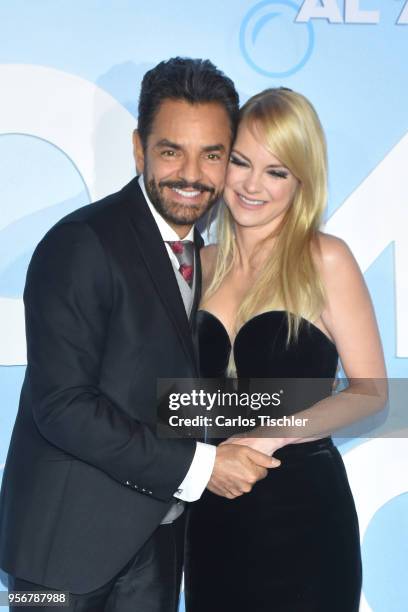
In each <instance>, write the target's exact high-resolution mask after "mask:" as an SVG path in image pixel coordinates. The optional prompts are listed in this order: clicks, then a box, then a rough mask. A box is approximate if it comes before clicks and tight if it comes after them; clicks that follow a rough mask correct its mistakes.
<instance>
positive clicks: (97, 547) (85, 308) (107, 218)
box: [0, 179, 202, 593]
mask: <svg viewBox="0 0 408 612" xmlns="http://www.w3.org/2000/svg"><path fill="white" fill-rule="evenodd" d="M200 240H201V238H200V237H199V234H198V232H196V243H197V246H196V248H197V249H198V247H199V246H201V244H202V243H201V242H200ZM197 254H198V250H197ZM196 261H197V262H199V257H196ZM199 272H200V271H199V269H198V270H197V274H198V277H199ZM199 280H200V279H199V278H198V281H199ZM199 284H200V283H199V282H198V285H199ZM24 300H25V308H26V335H27V350H28V366H27V371H26V376H25V380H24V384H23V388H22V392H21V400H20V406H19V411H18V415H17V419H16V423H15V427H14V430H13V435H12V439H11V444H10V449H9V454H8V458H7V463H6V467H5V471H4V476H3V484H2V492H1V498H0V567H1V568H2V569H3V570H5V571H6V572H8V573H10V574H12V575H14V576H17V577H19V578H23V579H25V580H28V581H30V582H35V583H37V584H42V585H45V586H48V587H51V588H58V589H64V590H69V591H71V592H73V593H85V592H89V591H91V590H93V589H96V588H97V587H99V586H101V585H103V584H105V583H106V582H107V581H108V580H110V579H111V578H112V577H113V576H114V575H115V574H116V573H117V572H119V571H120V570H121V569H122V567H123V566H124V565H125V564H126V563H127V562H128V561H129V560H130V559H131V558H132V556H133V555H134V554H135V553H136V552H137V550H138V549H139V548H140V547H141V546H142V544H143V543H144V542H145V541H146V539H147V538H148V537H149V536H150V534H151V533H152V532H153V530H154V529H155V528H156V527H157V526H158V524H159V523H160V521H161V519H162V518H163V516H164V515H165V514H166V512H167V510H168V509H169V507H170V504H171V502H172V501H174V498H173V494H174V492H175V491H176V489H177V487H178V486H179V484H180V483H181V482H182V480H183V479H184V477H185V475H186V473H187V471H188V469H189V467H190V464H191V461H192V459H193V456H194V452H195V442H194V441H193V440H191V439H184V440H181V439H180V440H177V439H172V440H170V439H167V440H166V439H159V438H158V437H156V435H155V433H154V425H155V416H156V408H155V407H156V380H157V378H158V377H165V378H171V377H178V378H190V377H194V376H196V375H197V372H196V365H195V355H194V347H193V343H192V337H191V331H190V326H189V322H188V319H187V316H186V312H185V309H184V306H183V302H182V298H181V295H180V291H179V288H178V286H177V282H176V279H175V277H174V270H173V268H172V265H171V262H170V260H169V257H168V254H167V251H166V247H165V245H164V243H163V241H162V238H161V235H160V232H159V230H158V228H157V225H156V223H155V221H154V219H153V217H152V215H151V213H150V210H149V208H148V206H147V204H146V201H145V199H144V196H143V194H142V192H141V189H140V187H139V185H138V182H137V179H134V180H133V181H131V182H130V183H129V184H128V185H127V186H126V187H124V189H122V190H121V191H120V192H118V193H116V194H113V195H111V196H109V197H107V198H105V199H104V200H102V201H100V202H98V203H96V204H91V205H88V206H85V207H83V208H81V209H79V210H77V211H75V212H74V213H72V214H70V215H68V216H67V217H65V218H64V219H62V220H61V221H60V222H59V223H58V224H57V225H56V226H54V227H53V228H52V229H51V230H50V231H49V232H48V234H47V235H46V236H45V238H44V239H43V240H42V241H41V242H40V244H39V245H38V247H37V249H36V251H35V253H34V256H33V258H32V260H31V263H30V266H29V270H28V274H27V282H26V287H25V291H24Z"/></svg>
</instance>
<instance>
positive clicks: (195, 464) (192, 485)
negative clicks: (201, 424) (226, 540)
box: [139, 175, 216, 522]
mask: <svg viewBox="0 0 408 612" xmlns="http://www.w3.org/2000/svg"><path fill="white" fill-rule="evenodd" d="M139 185H140V188H141V190H142V192H143V195H144V197H145V199H146V202H147V204H148V206H149V209H150V212H151V213H152V215H153V218H154V220H155V221H156V223H157V227H158V228H159V231H160V234H161V237H162V238H163V240H164V241H165V244H166V248H167V252H168V254H169V257H170V260H171V261H172V262H173V263H174V265H175V270H178V268H179V262H178V260H177V257H176V255H175V254H174V253H173V251H172V250H171V247H170V245H168V244H167V242H166V241H167V240H169V241H173V240H176V241H178V240H181V239H180V237H179V236H178V234H177V233H176V232H175V230H174V229H173V228H172V227H170V225H169V224H168V223H167V221H165V220H164V219H163V217H162V216H161V215H160V214H159V213H158V212H157V210H156V209H155V208H154V206H153V204H152V203H151V202H150V200H149V197H148V195H147V192H146V187H145V184H144V180H143V175H141V176H140V177H139ZM183 240H191V241H193V242H194V227H192V228H191V230H190V231H189V232H188V234H187V236H185V237H184V238H183ZM175 273H176V271H175ZM215 454H216V447H215V446H212V445H211V444H204V443H203V442H196V450H195V454H194V457H193V461H192V462H191V465H190V468H189V470H188V472H187V474H186V476H185V478H184V480H183V482H181V483H180V485H179V487H178V488H177V490H176V491H175V493H174V496H175V497H178V498H179V499H181V500H183V501H188V502H191V501H195V500H197V499H199V498H200V497H201V495H202V493H203V491H204V489H205V487H206V486H207V484H208V481H209V480H210V477H211V474H212V471H213V467H214V463H215ZM171 510H172V509H170V512H171ZM166 518H167V515H166V517H165V519H166ZM174 518H175V517H174ZM173 520H174V519H173ZM164 522H170V521H167V520H165V521H164Z"/></svg>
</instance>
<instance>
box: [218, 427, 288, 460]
mask: <svg viewBox="0 0 408 612" xmlns="http://www.w3.org/2000/svg"><path fill="white" fill-rule="evenodd" d="M258 436H259V432H258ZM222 444H240V445H242V446H249V447H250V448H253V449H254V450H257V451H259V452H260V453H264V454H265V455H270V456H272V455H273V453H274V452H275V451H277V450H278V448H282V446H286V444H290V440H289V439H288V440H285V438H271V437H264V438H259V437H257V432H256V430H254V432H248V434H247V435H243V434H238V435H235V436H231V437H230V438H228V440H225V441H224V442H221V444H220V446H221V445H222Z"/></svg>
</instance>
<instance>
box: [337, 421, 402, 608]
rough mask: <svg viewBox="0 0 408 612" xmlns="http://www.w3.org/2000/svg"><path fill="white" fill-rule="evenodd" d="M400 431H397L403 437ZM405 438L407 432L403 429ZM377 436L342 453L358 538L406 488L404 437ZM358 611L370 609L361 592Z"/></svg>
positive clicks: (362, 535) (361, 536) (361, 537)
mask: <svg viewBox="0 0 408 612" xmlns="http://www.w3.org/2000/svg"><path fill="white" fill-rule="evenodd" d="M403 434H404V432H399V435H400V436H403ZM405 435H406V436H407V437H408V432H405ZM407 437H400V438H393V439H390V438H378V439H374V440H369V441H368V442H364V443H363V444H360V445H359V446H356V447H354V448H352V449H351V450H349V451H347V452H346V453H345V454H344V455H343V460H344V463H345V465H346V469H347V475H348V478H349V481H350V486H351V489H352V491H353V495H354V500H355V503H356V509H357V514H358V520H359V524H360V539H361V541H362V540H363V538H364V534H365V532H366V530H367V527H368V525H369V523H370V521H371V519H372V518H373V517H374V515H375V513H376V512H377V511H378V510H379V509H380V508H381V507H382V506H383V505H384V504H386V503H387V502H388V501H390V500H391V499H393V498H394V497H397V496H398V495H401V493H406V492H407V491H408V440H407ZM360 612H372V611H371V608H370V606H369V605H368V602H367V600H366V599H365V597H364V594H363V595H362V598H361V604H360Z"/></svg>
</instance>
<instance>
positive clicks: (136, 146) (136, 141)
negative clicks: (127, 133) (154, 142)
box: [133, 130, 145, 174]
mask: <svg viewBox="0 0 408 612" xmlns="http://www.w3.org/2000/svg"><path fill="white" fill-rule="evenodd" d="M133 157H134V158H135V162H136V172H137V173H138V174H143V171H144V165H145V164H144V150H143V146H142V141H141V139H140V134H139V132H138V131H137V130H133Z"/></svg>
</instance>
